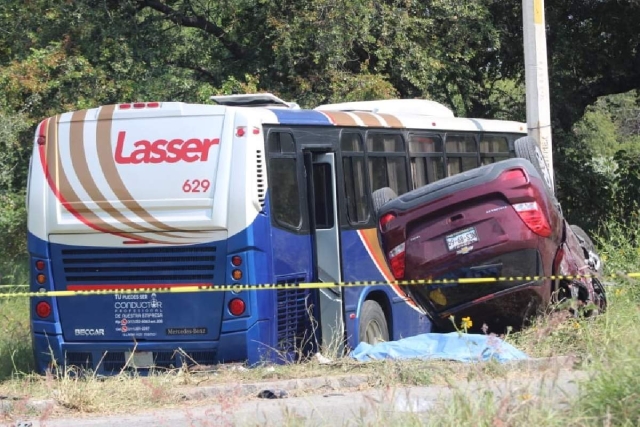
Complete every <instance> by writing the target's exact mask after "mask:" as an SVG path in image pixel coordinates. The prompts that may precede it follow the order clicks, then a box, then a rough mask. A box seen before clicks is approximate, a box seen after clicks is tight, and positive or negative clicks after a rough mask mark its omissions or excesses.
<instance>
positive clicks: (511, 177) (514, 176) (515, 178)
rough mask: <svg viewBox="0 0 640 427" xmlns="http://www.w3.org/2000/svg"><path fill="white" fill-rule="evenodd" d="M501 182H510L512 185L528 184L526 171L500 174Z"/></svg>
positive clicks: (508, 171) (510, 170)
mask: <svg viewBox="0 0 640 427" xmlns="http://www.w3.org/2000/svg"><path fill="white" fill-rule="evenodd" d="M500 180H501V181H509V182H510V183H511V184H512V185H514V186H516V185H522V184H526V183H527V180H528V179H527V175H526V174H525V172H524V170H522V169H520V168H517V169H509V170H506V171H504V172H502V173H501V174H500Z"/></svg>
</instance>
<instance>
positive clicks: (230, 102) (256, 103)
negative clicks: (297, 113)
mask: <svg viewBox="0 0 640 427" xmlns="http://www.w3.org/2000/svg"><path fill="white" fill-rule="evenodd" d="M210 99H211V100H212V101H214V102H215V103H217V104H219V105H226V106H229V107H281V108H291V109H299V108H300V106H299V105H298V104H296V103H295V102H287V101H284V100H282V99H280V98H278V97H277V96H275V95H273V94H271V93H248V94H239V95H215V96H212V97H210Z"/></svg>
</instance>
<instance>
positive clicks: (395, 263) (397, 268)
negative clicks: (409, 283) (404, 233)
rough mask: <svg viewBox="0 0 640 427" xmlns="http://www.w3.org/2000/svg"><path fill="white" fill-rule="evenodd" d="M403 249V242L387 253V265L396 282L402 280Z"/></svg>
mask: <svg viewBox="0 0 640 427" xmlns="http://www.w3.org/2000/svg"><path fill="white" fill-rule="evenodd" d="M405 247H406V246H405V243H404V242H403V243H401V244H399V245H398V246H396V247H395V248H393V249H392V250H391V251H390V252H389V264H390V265H391V272H392V273H393V277H395V278H396V280H400V279H403V278H404V264H405Z"/></svg>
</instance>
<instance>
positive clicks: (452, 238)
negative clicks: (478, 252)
mask: <svg viewBox="0 0 640 427" xmlns="http://www.w3.org/2000/svg"><path fill="white" fill-rule="evenodd" d="M477 241H478V233H477V232H476V229H475V228H473V227H471V228H465V229H464V230H462V231H458V232H457V233H454V234H450V235H448V236H447V248H448V249H449V250H450V251H455V250H456V249H460V248H463V247H465V246H468V245H470V244H472V243H475V242H477Z"/></svg>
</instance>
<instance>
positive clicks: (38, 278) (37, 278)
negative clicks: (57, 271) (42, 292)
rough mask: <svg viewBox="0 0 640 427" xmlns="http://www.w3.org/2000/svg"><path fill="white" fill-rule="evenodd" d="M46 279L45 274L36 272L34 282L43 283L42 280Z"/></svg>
mask: <svg viewBox="0 0 640 427" xmlns="http://www.w3.org/2000/svg"><path fill="white" fill-rule="evenodd" d="M46 281H47V276H45V275H44V274H38V275H37V276H36V282H38V284H40V285H43V284H44V282H46Z"/></svg>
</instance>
